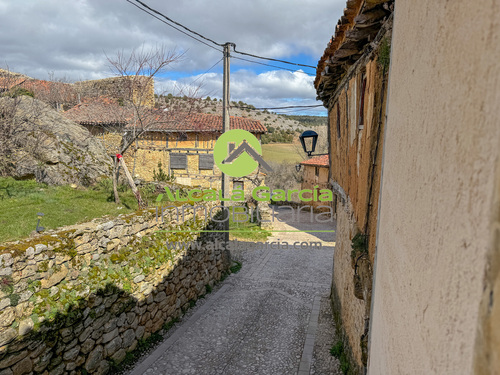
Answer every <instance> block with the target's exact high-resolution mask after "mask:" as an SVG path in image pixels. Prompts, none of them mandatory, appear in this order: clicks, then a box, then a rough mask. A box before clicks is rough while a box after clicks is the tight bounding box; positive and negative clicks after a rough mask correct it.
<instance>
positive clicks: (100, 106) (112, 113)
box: [64, 97, 267, 133]
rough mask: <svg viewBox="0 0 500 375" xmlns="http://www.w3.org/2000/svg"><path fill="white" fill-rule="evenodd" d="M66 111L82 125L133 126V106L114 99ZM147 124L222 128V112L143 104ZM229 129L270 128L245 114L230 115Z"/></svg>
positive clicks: (165, 127) (169, 127) (157, 127)
mask: <svg viewBox="0 0 500 375" xmlns="http://www.w3.org/2000/svg"><path fill="white" fill-rule="evenodd" d="M64 115H65V116H66V117H67V118H69V119H70V120H73V121H75V122H78V123H79V124H81V125H104V124H113V125H126V128H129V129H131V128H133V126H134V125H133V124H132V123H131V120H132V119H133V118H134V112H133V110H132V109H131V108H128V107H122V106H119V105H118V104H117V103H116V102H115V101H114V100H112V99H109V98H106V97H100V98H98V99H97V100H92V101H87V102H83V103H81V104H78V105H77V106H75V107H73V108H71V109H70V110H68V111H66V112H64ZM141 118H142V123H143V126H144V128H146V129H148V130H150V131H165V132H175V131H198V132H222V116H220V115H212V114H208V113H187V112H175V113H174V112H169V111H163V110H160V109H149V108H144V109H143V113H142V115H141ZM230 129H243V130H247V131H249V132H251V133H266V132H267V129H266V127H265V126H264V125H262V124H261V123H260V122H259V121H257V120H251V119H248V118H243V117H234V116H231V118H230Z"/></svg>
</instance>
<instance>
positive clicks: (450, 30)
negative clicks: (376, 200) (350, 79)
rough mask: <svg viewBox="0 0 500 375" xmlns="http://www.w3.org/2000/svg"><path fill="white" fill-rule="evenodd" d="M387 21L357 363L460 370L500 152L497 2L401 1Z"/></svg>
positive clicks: (472, 327)
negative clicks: (364, 327)
mask: <svg viewBox="0 0 500 375" xmlns="http://www.w3.org/2000/svg"><path fill="white" fill-rule="evenodd" d="M394 20H395V24H394V33H393V42H392V61H391V72H390V78H389V90H390V91H389V100H388V119H387V127H386V136H385V143H384V163H383V172H382V173H383V174H382V176H383V177H382V178H383V181H382V190H381V206H380V216H379V225H378V233H379V235H378V246H377V258H376V269H375V287H374V302H373V309H372V320H371V339H370V340H371V341H370V358H369V368H368V373H369V375H378V374H380V375H390V374H395V375H396V374H397V375H402V374H412V375H415V374H426V375H429V374H439V375H445V374H450V375H451V374H453V375H457V374H471V373H473V359H474V350H475V337H476V328H477V325H478V309H479V303H480V300H481V294H482V291H483V285H484V273H485V267H486V259H487V258H486V254H487V252H488V251H489V249H490V248H491V246H492V243H491V241H490V238H491V236H490V234H491V226H492V217H493V212H492V211H493V194H494V189H495V181H498V180H496V176H495V174H496V173H497V172H496V171H498V170H499V169H497V168H496V167H497V165H498V163H499V160H500V3H499V2H498V1H497V0H475V1H468V0H455V1H445V0H419V1H402V0H401V1H397V2H396V12H395V18H394ZM499 371H500V370H499Z"/></svg>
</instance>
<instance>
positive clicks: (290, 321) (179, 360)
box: [128, 216, 340, 375]
mask: <svg viewBox="0 0 500 375" xmlns="http://www.w3.org/2000/svg"><path fill="white" fill-rule="evenodd" d="M281 219H282V220H281V222H278V223H277V225H276V227H278V228H280V229H283V228H284V229H288V228H292V229H295V228H298V227H300V226H298V225H295V226H294V227H291V226H289V225H288V224H287V223H286V217H285V216H282V218H281ZM323 225H325V228H327V229H331V223H330V227H328V226H326V224H323ZM306 229H308V228H306ZM314 229H322V228H321V227H319V226H318V225H315V226H314ZM323 235H324V234H321V236H323ZM278 237H279V238H280V239H281V240H282V241H283V240H290V241H292V240H298V239H300V240H302V241H312V240H316V241H317V240H319V239H321V240H323V241H324V246H323V248H321V249H317V248H313V249H308V250H299V249H288V250H284V249H276V250H274V249H273V250H271V249H264V250H258V249H257V248H256V247H255V248H252V246H250V247H249V249H248V250H245V251H241V252H239V253H238V254H237V256H236V257H237V258H238V260H239V261H241V262H242V263H243V267H242V269H241V271H240V272H239V273H238V274H233V275H231V276H229V277H228V278H227V279H226V280H225V281H224V282H223V283H221V284H219V285H218V286H217V287H216V288H214V291H213V292H212V293H211V294H209V295H208V296H207V297H206V298H204V299H202V300H199V301H198V302H197V303H196V305H195V306H194V307H193V308H192V309H190V310H189V311H188V312H187V313H186V315H184V317H183V318H182V320H181V321H180V322H179V323H176V324H175V325H174V327H173V328H172V329H170V331H169V332H167V333H166V335H165V337H164V340H163V342H161V343H160V344H159V345H158V346H157V347H156V348H152V349H151V350H150V351H149V352H148V353H147V355H145V356H143V358H142V359H141V361H139V363H137V364H136V365H135V366H134V368H133V369H131V370H130V371H129V372H128V374H129V375H143V374H151V375H160V374H164V375H167V374H173V375H177V374H196V375H205V374H206V375H217V374H227V375H234V374H238V375H246V374H248V375H254V374H258V375H266V374H269V375H279V374H287V375H288V374H292V375H293V374H297V375H305V374H313V373H314V374H340V372H339V370H338V363H337V362H336V359H334V358H333V357H331V356H330V353H329V350H330V348H331V346H332V343H333V342H334V340H335V337H334V335H335V332H334V331H335V330H334V327H333V322H332V318H331V311H330V310H329V309H330V307H329V303H328V295H329V291H330V283H331V277H332V266H333V250H334V245H335V243H334V242H333V241H334V237H333V238H331V237H329V238H325V239H323V238H319V237H318V236H316V234H311V233H286V234H284V233H279V236H275V237H271V238H270V239H269V241H272V240H276V239H277V238H278ZM325 240H326V241H325ZM235 255H236V254H235Z"/></svg>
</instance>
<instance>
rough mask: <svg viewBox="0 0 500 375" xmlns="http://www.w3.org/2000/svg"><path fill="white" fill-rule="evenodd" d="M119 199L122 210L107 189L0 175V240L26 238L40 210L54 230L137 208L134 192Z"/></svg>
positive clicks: (46, 223)
mask: <svg viewBox="0 0 500 375" xmlns="http://www.w3.org/2000/svg"><path fill="white" fill-rule="evenodd" d="M120 198H121V200H122V205H121V207H122V208H121V209H119V208H118V207H117V206H116V205H115V204H114V201H113V199H112V196H111V193H110V191H109V190H107V189H99V190H92V189H88V190H77V189H72V188H71V187H69V186H57V187H55V186H46V185H43V184H37V183H36V182H34V181H15V180H13V179H11V178H0V242H4V241H11V240H17V239H20V238H23V237H27V236H28V235H29V234H30V233H31V232H32V231H33V230H35V228H36V223H37V213H38V212H43V213H44V214H45V216H43V218H42V220H41V222H40V225H41V226H43V227H45V229H55V228H57V227H60V226H64V225H72V224H76V223H79V222H85V221H88V220H90V219H92V218H96V217H100V216H104V215H112V216H116V215H119V214H121V213H128V212H132V211H134V210H136V209H137V202H136V200H135V198H134V196H133V194H132V192H130V191H126V192H124V193H121V194H120Z"/></svg>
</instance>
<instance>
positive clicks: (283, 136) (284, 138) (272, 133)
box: [262, 126, 295, 145]
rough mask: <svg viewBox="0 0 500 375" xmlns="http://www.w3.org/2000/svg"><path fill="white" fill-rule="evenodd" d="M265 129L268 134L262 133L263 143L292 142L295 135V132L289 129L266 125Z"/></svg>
mask: <svg viewBox="0 0 500 375" xmlns="http://www.w3.org/2000/svg"><path fill="white" fill-rule="evenodd" d="M267 131H268V132H269V133H268V134H262V144H263V145H264V144H268V143H292V142H293V138H294V136H295V132H294V131H293V130H290V129H288V130H283V129H276V128H274V127H273V126H268V127H267Z"/></svg>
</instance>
